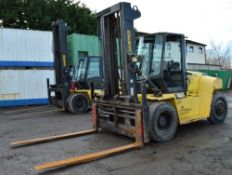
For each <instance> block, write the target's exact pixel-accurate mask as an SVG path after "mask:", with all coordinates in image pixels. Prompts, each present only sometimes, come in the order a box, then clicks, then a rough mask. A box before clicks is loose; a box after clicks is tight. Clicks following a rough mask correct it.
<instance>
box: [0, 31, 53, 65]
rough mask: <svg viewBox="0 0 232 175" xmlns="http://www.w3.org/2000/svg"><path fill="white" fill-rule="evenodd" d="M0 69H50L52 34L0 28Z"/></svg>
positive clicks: (51, 63)
mask: <svg viewBox="0 0 232 175" xmlns="http://www.w3.org/2000/svg"><path fill="white" fill-rule="evenodd" d="M0 66H1V67H12V66H13V67H25V66H31V67H52V66H53V53H52V32H49V31H36V30H22V29H8V28H0Z"/></svg>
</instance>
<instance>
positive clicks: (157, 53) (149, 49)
mask: <svg viewBox="0 0 232 175" xmlns="http://www.w3.org/2000/svg"><path fill="white" fill-rule="evenodd" d="M162 50H163V36H162V35H159V34H157V35H152V36H148V37H140V38H139V44H138V53H137V55H140V56H142V57H143V62H142V63H141V64H142V65H140V68H141V72H142V74H143V75H144V76H147V77H149V76H155V75H159V74H160V70H161V57H162Z"/></svg>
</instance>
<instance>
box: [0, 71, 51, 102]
mask: <svg viewBox="0 0 232 175" xmlns="http://www.w3.org/2000/svg"><path fill="white" fill-rule="evenodd" d="M47 78H49V79H50V83H51V84H54V70H0V106H17V105H32V104H46V103H47V102H48V97H47V81H46V79H47Z"/></svg>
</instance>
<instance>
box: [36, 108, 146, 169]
mask: <svg viewBox="0 0 232 175" xmlns="http://www.w3.org/2000/svg"><path fill="white" fill-rule="evenodd" d="M93 109H95V110H96V105H95V104H94V105H93ZM95 114H96V113H93V118H95V117H94V116H96V115H95ZM95 124H96V123H95ZM143 145H144V141H143V121H142V112H141V109H136V119H135V142H134V143H131V144H127V145H124V146H120V147H116V148H111V149H107V150H104V151H100V152H94V153H89V154H84V155H80V156H77V157H72V158H68V159H64V160H59V161H55V162H48V163H45V164H40V165H36V166H35V167H34V168H35V169H36V170H37V171H42V170H49V169H55V168H62V167H67V166H71V165H77V164H81V163H85V162H90V161H94V160H97V159H101V158H104V157H108V156H111V155H113V154H117V153H121V152H124V151H129V150H132V149H136V148H142V147H143Z"/></svg>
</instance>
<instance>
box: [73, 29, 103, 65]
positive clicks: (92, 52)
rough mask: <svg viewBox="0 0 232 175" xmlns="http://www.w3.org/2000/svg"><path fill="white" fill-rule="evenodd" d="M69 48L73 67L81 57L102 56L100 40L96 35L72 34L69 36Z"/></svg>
mask: <svg viewBox="0 0 232 175" xmlns="http://www.w3.org/2000/svg"><path fill="white" fill-rule="evenodd" d="M68 48H69V51H70V58H71V59H70V64H71V65H75V63H76V60H77V59H78V58H79V57H84V56H99V55H100V45H99V40H98V37H97V36H94V35H82V34H76V33H74V34H71V35H69V36H68Z"/></svg>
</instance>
